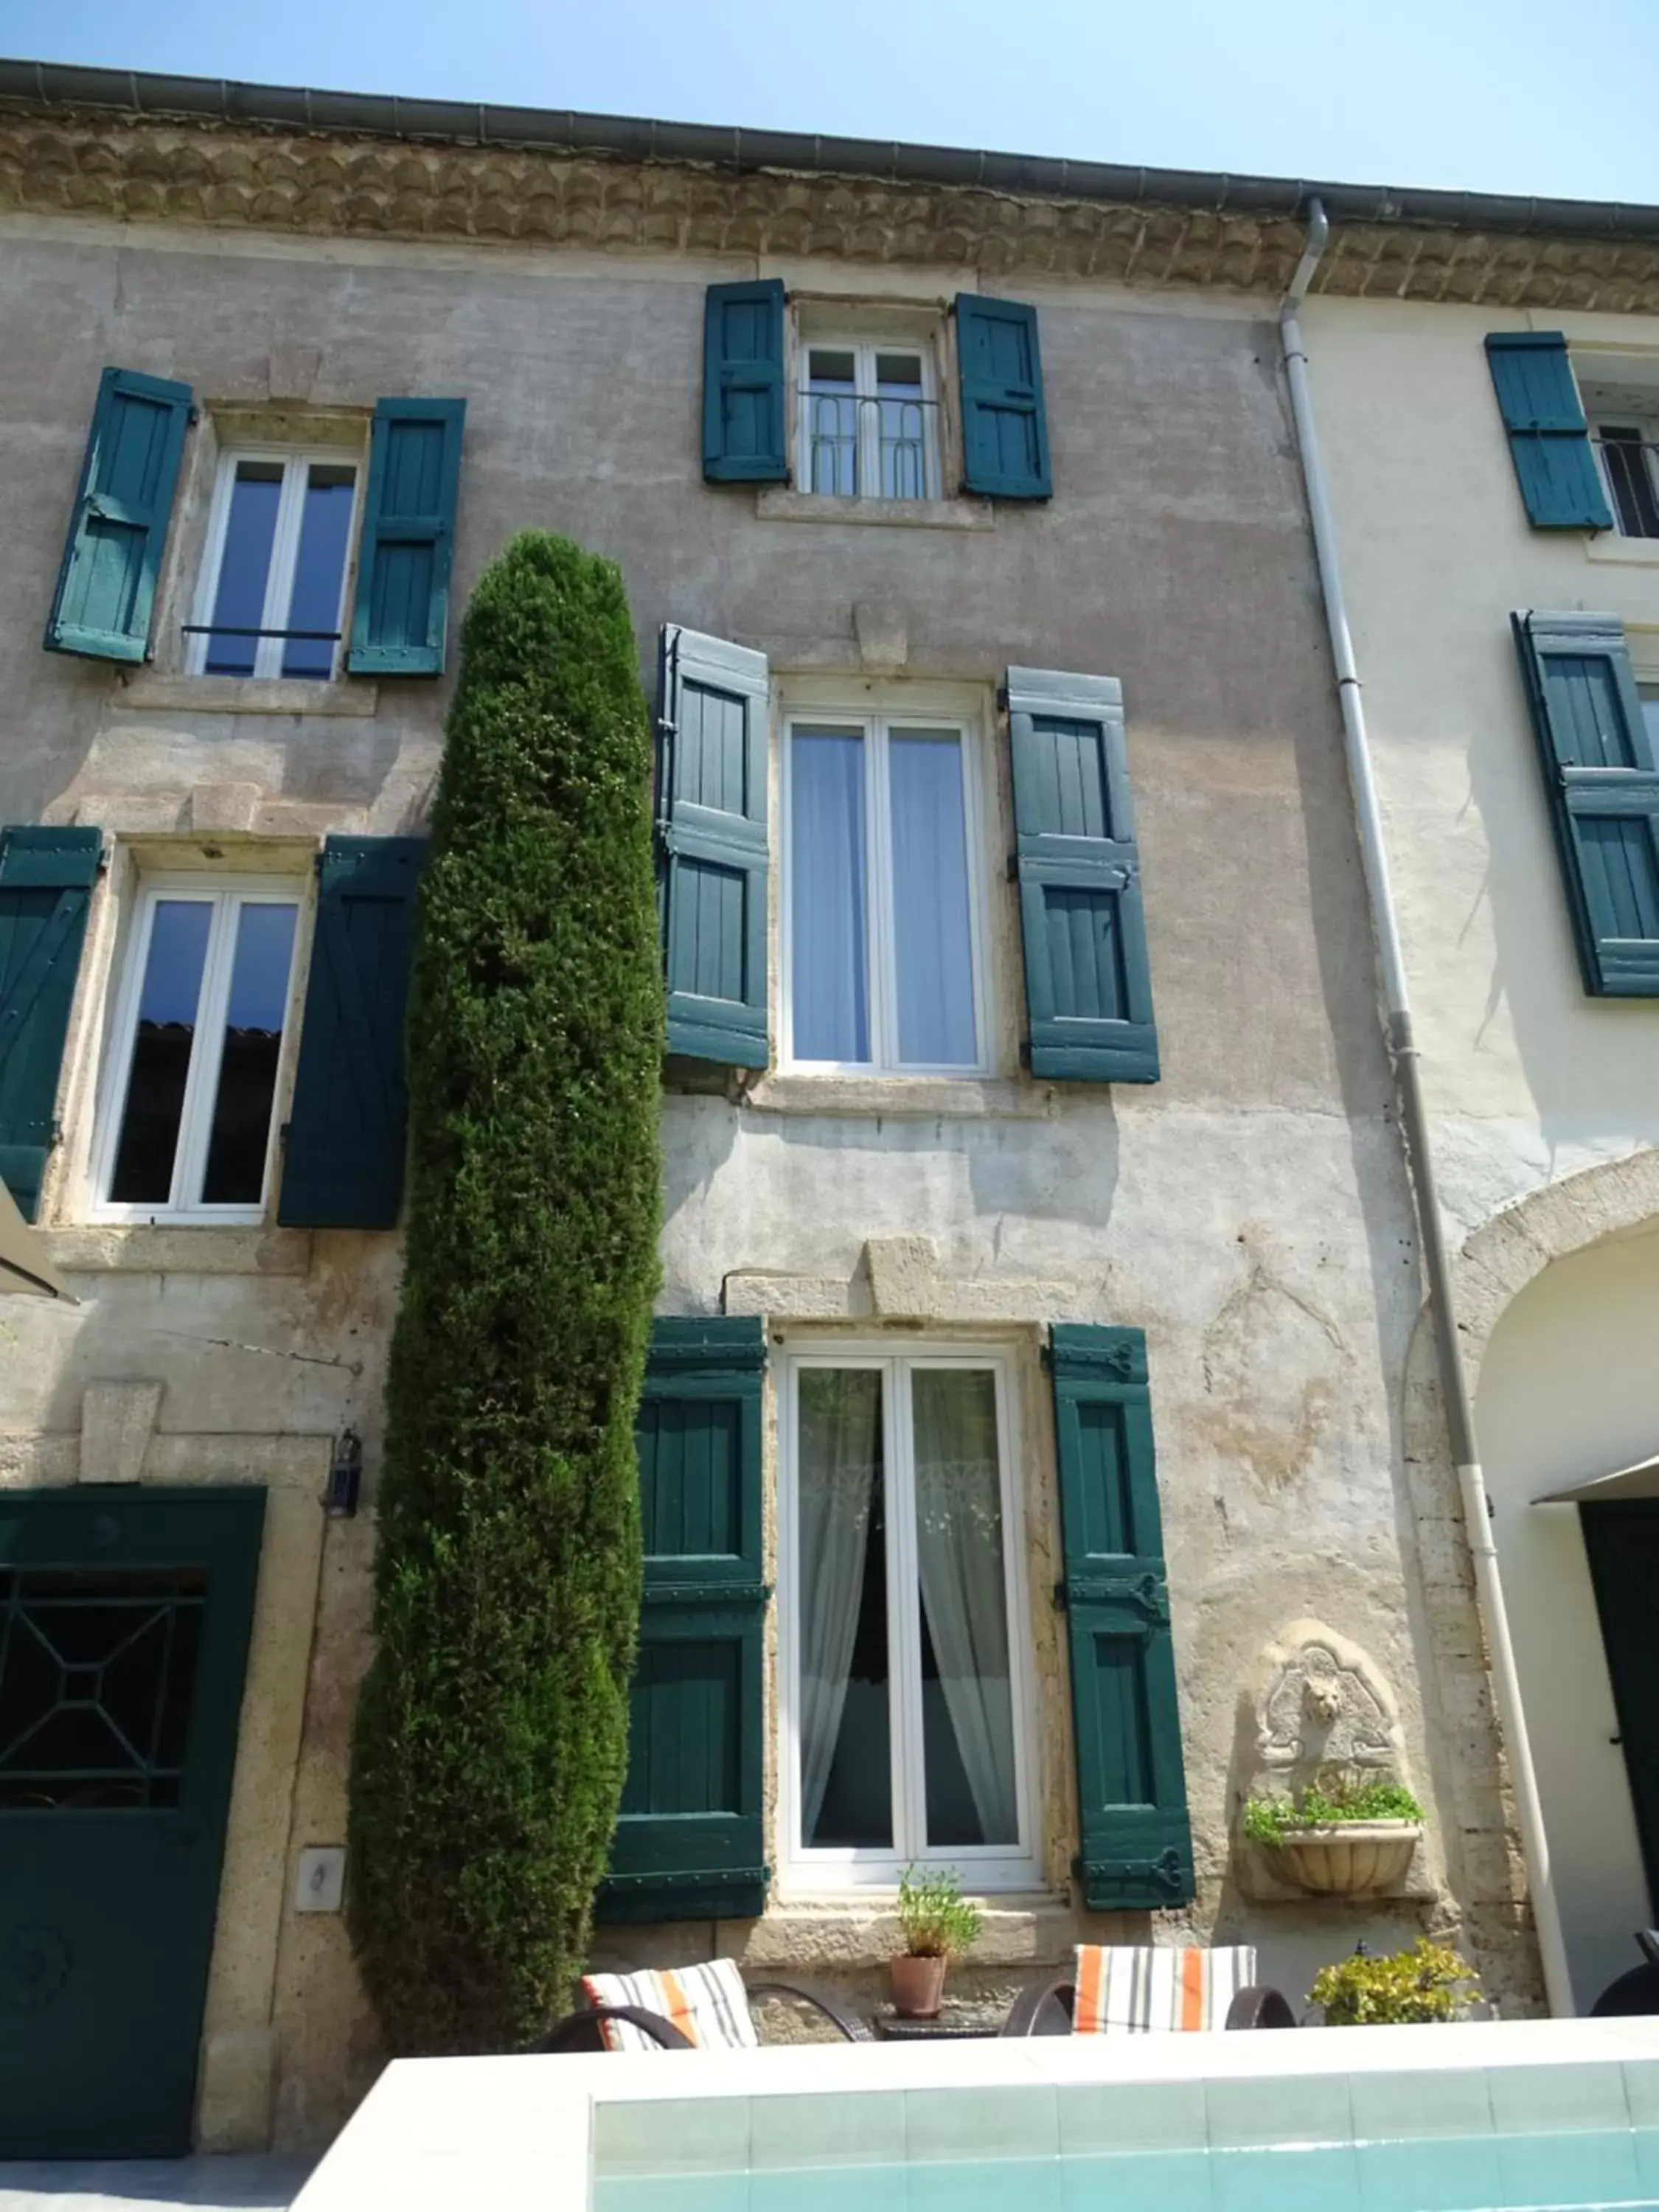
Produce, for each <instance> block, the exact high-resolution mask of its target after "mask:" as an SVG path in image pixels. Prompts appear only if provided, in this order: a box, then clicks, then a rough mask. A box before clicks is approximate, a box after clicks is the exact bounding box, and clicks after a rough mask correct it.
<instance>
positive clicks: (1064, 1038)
mask: <svg viewBox="0 0 1659 2212" xmlns="http://www.w3.org/2000/svg"><path fill="white" fill-rule="evenodd" d="M1008 729H1009V738H1010V743H1011V744H1012V750H1013V768H1014V830H1015V872H1016V874H1017V875H1018V881H1019V920H1020V930H1021V933H1022V935H1023V937H1024V945H1025V996H1026V1001H1027V1012H1028V1016H1029V1022H1030V1066H1031V1073H1033V1074H1034V1075H1042V1076H1048V1077H1053V1078H1058V1079H1060V1081H1062V1082H1077V1083H1156V1082H1157V1080H1158V1032H1157V1030H1156V1029H1155V1028H1154V1027H1153V1025H1152V969H1151V968H1150V966H1149V965H1148V963H1147V958H1146V915H1145V912H1144V909H1143V908H1142V905H1141V896H1140V856H1139V852H1138V850H1137V849H1136V846H1135V826H1134V812H1133V807H1132V806H1131V805H1130V800H1129V769H1128V755H1127V750H1126V748H1125V744H1124V737H1123V690H1122V686H1121V684H1119V683H1118V682H1117V679H1116V678H1115V677H1111V676H1067V675H1064V674H1062V673H1061V672H1060V671H1058V670H1056V669H1049V668H1011V669H1010V670H1009V671H1008Z"/></svg>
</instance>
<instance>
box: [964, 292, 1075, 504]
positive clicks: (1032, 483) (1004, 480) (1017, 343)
mask: <svg viewBox="0 0 1659 2212" xmlns="http://www.w3.org/2000/svg"><path fill="white" fill-rule="evenodd" d="M957 375H958V378H959V380H960V384H961V391H962V488H963V491H967V492H977V493H979V494H980V495H981V496H982V497H984V498H986V499H1048V497H1050V495H1052V493H1053V491H1054V481H1053V478H1052V477H1051V475H1050V473H1049V468H1048V416H1047V415H1046V413H1045V412H1044V410H1043V404H1042V355H1041V353H1040V352H1039V351H1038V349H1037V318H1036V308H1035V307H1024V306H1022V305H1021V303H1020V302H1019V301H1018V300H987V299H981V297H980V296H979V295H978V294H977V293H974V292H958V293H957Z"/></svg>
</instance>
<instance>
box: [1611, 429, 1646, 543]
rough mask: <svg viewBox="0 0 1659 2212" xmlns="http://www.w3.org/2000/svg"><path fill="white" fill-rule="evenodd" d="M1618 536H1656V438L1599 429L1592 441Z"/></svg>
mask: <svg viewBox="0 0 1659 2212" xmlns="http://www.w3.org/2000/svg"><path fill="white" fill-rule="evenodd" d="M1595 449H1596V452H1597V453H1598V454H1599V455H1600V456H1601V473H1602V475H1603V476H1604V477H1605V478H1606V479H1607V496H1608V498H1609V499H1610V500H1611V501H1612V502H1613V513H1614V515H1615V516H1616V517H1617V518H1618V523H1619V534H1620V537H1621V538H1659V440H1655V439H1651V438H1644V436H1643V435H1642V434H1641V432H1640V431H1639V430H1614V429H1608V428H1603V429H1602V430H1601V433H1600V435H1598V436H1597V437H1596V439H1595Z"/></svg>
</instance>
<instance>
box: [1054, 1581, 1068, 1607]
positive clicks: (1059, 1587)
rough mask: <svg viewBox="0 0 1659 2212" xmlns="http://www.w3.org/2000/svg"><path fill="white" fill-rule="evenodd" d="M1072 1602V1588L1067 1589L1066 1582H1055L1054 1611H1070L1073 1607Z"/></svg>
mask: <svg viewBox="0 0 1659 2212" xmlns="http://www.w3.org/2000/svg"><path fill="white" fill-rule="evenodd" d="M1071 1602H1072V1594H1071V1592H1070V1590H1068V1589H1066V1585H1065V1583H1055V1584H1054V1611H1055V1612H1056V1613H1065V1612H1066V1611H1068V1610H1069V1609H1070V1607H1071Z"/></svg>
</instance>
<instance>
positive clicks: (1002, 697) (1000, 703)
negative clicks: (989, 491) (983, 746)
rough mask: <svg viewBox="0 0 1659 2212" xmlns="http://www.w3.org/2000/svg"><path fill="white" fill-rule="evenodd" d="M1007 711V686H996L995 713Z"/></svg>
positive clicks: (965, 487) (964, 486)
mask: <svg viewBox="0 0 1659 2212" xmlns="http://www.w3.org/2000/svg"><path fill="white" fill-rule="evenodd" d="M967 489H968V487H967V485H966V484H963V491H964V492H965V491H966V490H967ZM1007 711H1008V686H1007V685H1006V684H998V686H997V712H998V714H1006V713H1007Z"/></svg>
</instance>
